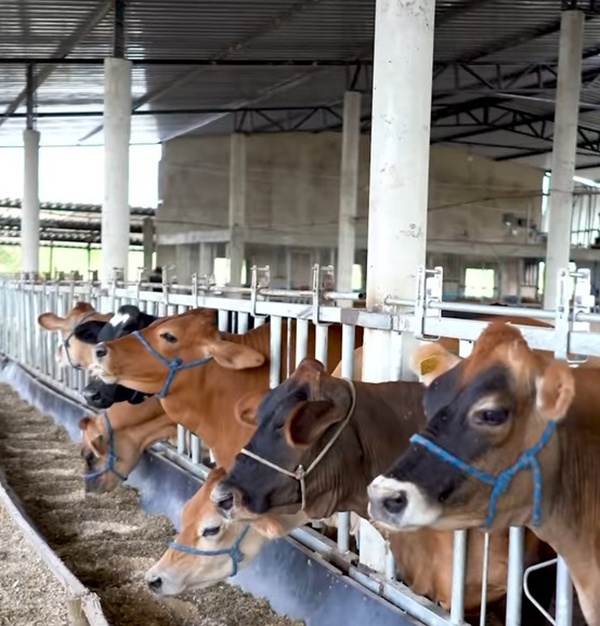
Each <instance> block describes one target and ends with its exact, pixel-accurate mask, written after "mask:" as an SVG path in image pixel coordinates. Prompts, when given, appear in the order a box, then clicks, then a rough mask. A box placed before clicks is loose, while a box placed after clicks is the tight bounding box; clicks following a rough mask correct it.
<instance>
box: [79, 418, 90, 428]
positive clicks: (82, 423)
mask: <svg viewBox="0 0 600 626" xmlns="http://www.w3.org/2000/svg"><path fill="white" fill-rule="evenodd" d="M91 423H92V418H91V417H82V418H81V419H80V420H79V430H85V429H86V428H87V427H88V426H89V425H90V424H91Z"/></svg>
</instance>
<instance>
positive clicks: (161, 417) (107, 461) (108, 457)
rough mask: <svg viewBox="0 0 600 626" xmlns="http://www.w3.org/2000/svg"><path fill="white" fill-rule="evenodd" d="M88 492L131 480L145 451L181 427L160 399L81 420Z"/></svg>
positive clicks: (120, 406)
mask: <svg viewBox="0 0 600 626" xmlns="http://www.w3.org/2000/svg"><path fill="white" fill-rule="evenodd" d="M79 428H80V430H81V432H82V443H81V456H82V458H83V460H84V463H85V469H84V472H83V478H84V480H85V491H86V493H95V494H98V493H106V492H109V491H112V490H113V489H115V488H116V487H117V486H118V485H119V484H121V482H123V481H125V480H127V477H128V476H129V474H130V473H131V472H132V471H133V469H134V467H135V466H136V465H137V463H138V461H139V459H140V457H141V455H142V453H143V451H144V449H145V448H147V447H148V446H150V445H152V444H153V443H155V442H157V441H162V440H171V439H173V438H174V437H175V436H176V434H177V426H176V424H174V423H173V422H172V421H171V420H170V419H169V418H168V417H167V416H166V414H165V412H164V411H163V408H162V406H161V404H160V402H159V400H158V399H157V398H153V397H151V398H148V399H147V400H145V401H144V402H142V403H141V404H139V405H137V406H136V407H131V405H128V404H127V403H119V404H116V405H114V406H112V407H111V408H110V409H109V410H108V411H103V412H102V413H100V414H97V415H94V416H92V417H83V418H81V419H80V420H79Z"/></svg>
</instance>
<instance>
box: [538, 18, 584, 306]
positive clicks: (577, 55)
mask: <svg viewBox="0 0 600 626" xmlns="http://www.w3.org/2000/svg"><path fill="white" fill-rule="evenodd" d="M583 24H584V14H583V11H563V13H562V17H561V24H560V43H559V53H558V84H557V89H556V112H555V114H554V142H553V144H552V177H551V179H550V198H549V202H548V244H547V247H546V272H545V276H544V308H545V309H554V308H555V307H556V295H557V294H556V286H557V273H558V270H559V269H561V268H566V267H568V265H569V255H570V252H571V214H572V211H573V176H574V174H575V156H576V150H577V122H578V118H579V92H580V90H581V55H582V49H583Z"/></svg>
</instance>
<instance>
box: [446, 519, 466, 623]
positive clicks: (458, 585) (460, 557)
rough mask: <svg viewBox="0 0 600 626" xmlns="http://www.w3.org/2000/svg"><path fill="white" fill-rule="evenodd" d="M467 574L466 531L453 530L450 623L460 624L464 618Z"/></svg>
mask: <svg viewBox="0 0 600 626" xmlns="http://www.w3.org/2000/svg"><path fill="white" fill-rule="evenodd" d="M466 572H467V531H466V530H455V531H454V541H453V545H452V599H451V603H450V622H451V623H452V624H462V623H463V621H464V617H465V575H466Z"/></svg>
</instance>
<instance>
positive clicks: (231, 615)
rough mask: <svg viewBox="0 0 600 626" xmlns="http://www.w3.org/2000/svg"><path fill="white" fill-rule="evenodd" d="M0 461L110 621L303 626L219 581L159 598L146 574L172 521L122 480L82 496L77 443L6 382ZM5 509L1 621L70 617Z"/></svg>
mask: <svg viewBox="0 0 600 626" xmlns="http://www.w3.org/2000/svg"><path fill="white" fill-rule="evenodd" d="M0 466H1V467H2V469H3V470H4V471H5V473H6V476H7V480H8V482H9V484H10V485H11V486H12V488H13V489H14V490H15V491H16V493H17V494H18V495H19V497H20V498H21V501H22V502H23V504H24V506H25V508H26V510H27V513H28V514H29V516H30V517H31V518H32V520H33V521H34V523H35V524H36V525H37V527H38V529H39V530H40V532H41V533H42V534H43V535H44V537H45V538H46V540H47V541H48V543H49V544H50V546H51V547H52V548H53V549H54V550H55V551H56V553H57V554H58V555H59V556H60V557H61V558H62V559H63V560H64V561H65V563H66V564H67V565H68V566H69V568H70V569H71V570H72V571H73V573H74V574H75V575H76V576H77V577H78V578H79V579H80V580H81V582H82V583H83V584H84V585H86V586H87V587H89V588H90V589H91V590H92V591H95V592H96V593H97V594H98V595H99V596H100V599H101V601H102V607H103V609H104V613H105V615H106V618H107V619H108V621H109V623H110V624H111V625H112V626H149V625H150V624H151V625H152V626H192V625H194V626H242V625H243V626H299V625H300V624H302V623H303V622H298V621H291V620H288V619H286V618H283V617H281V616H278V615H277V614H276V613H275V612H274V611H273V610H272V609H271V607H270V606H269V603H268V602H267V601H266V600H259V599H257V598H254V597H253V596H251V595H250V594H247V593H244V592H243V591H241V590H239V589H238V588H236V587H233V586H232V585H227V584H220V585H216V586H214V587H212V588H211V589H207V590H203V591H200V592H196V593H194V594H190V595H188V596H185V597H181V598H170V599H165V600H162V601H161V600H159V599H157V598H156V597H155V596H154V595H153V594H152V593H151V592H150V591H149V590H148V589H147V587H146V585H145V583H144V579H143V575H144V572H145V571H146V570H147V569H148V567H150V566H151V565H152V564H153V563H154V562H155V560H156V559H157V558H159V557H160V555H161V554H162V552H163V551H164V549H165V547H166V544H167V542H168V541H169V540H171V539H172V537H173V534H174V532H175V531H174V528H173V527H172V525H171V523H170V522H169V520H168V519H167V518H166V517H165V516H160V515H149V514H147V513H144V512H143V511H142V510H141V509H140V508H139V507H138V497H137V492H136V491H135V490H134V489H132V488H130V487H126V486H121V487H119V488H118V489H117V490H116V491H114V492H112V493H109V494H104V495H101V496H92V497H89V496H88V497H87V498H86V497H85V494H84V491H83V483H82V479H81V478H80V472H81V470H82V465H81V458H80V456H79V449H78V445H77V444H76V443H73V442H71V440H70V439H69V437H68V435H67V433H66V431H65V430H64V429H63V428H62V427H60V426H57V425H56V424H55V423H54V422H53V420H52V418H50V417H48V416H44V415H42V414H40V413H39V412H38V411H36V410H35V409H34V408H33V407H31V406H30V405H28V404H27V403H25V402H24V401H23V400H21V398H20V397H19V396H18V395H17V394H16V393H15V392H14V391H13V390H12V389H11V387H10V386H8V385H5V384H0ZM6 518H7V514H6V512H2V511H0V626H5V625H6V626H37V625H38V624H40V625H41V624H43V625H44V626H59V625H60V626H62V625H64V624H67V623H68V622H67V621H66V614H65V613H64V609H63V608H62V607H63V606H64V600H63V598H62V597H61V595H60V594H61V593H64V592H62V587H60V585H58V587H57V584H56V583H53V581H52V579H51V578H50V575H49V573H48V572H46V571H44V567H45V566H44V565H43V563H40V562H39V560H37V561H36V558H37V557H36V556H35V553H33V551H32V550H31V549H30V548H29V547H28V546H29V544H23V542H24V539H22V538H20V537H19V534H18V532H17V531H16V530H15V528H14V527H11V523H10V519H6Z"/></svg>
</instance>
